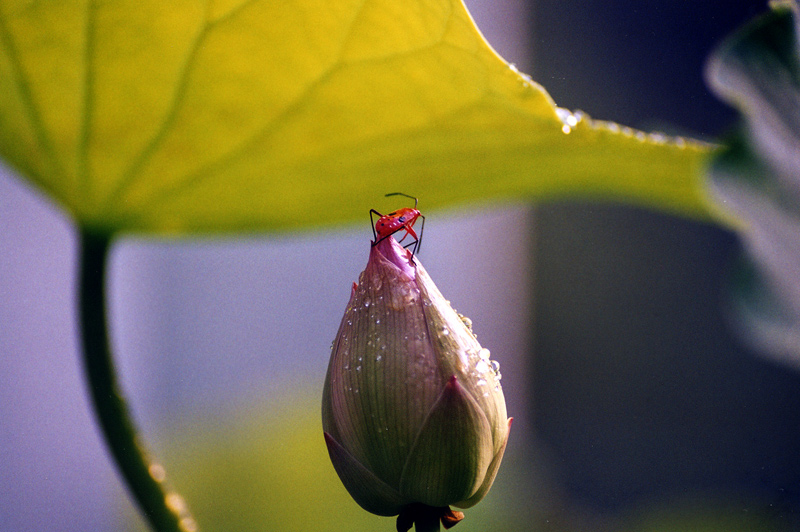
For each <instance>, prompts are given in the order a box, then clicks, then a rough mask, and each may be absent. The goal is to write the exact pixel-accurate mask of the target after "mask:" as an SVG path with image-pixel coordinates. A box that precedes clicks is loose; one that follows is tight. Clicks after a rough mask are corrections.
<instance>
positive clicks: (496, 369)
mask: <svg viewBox="0 0 800 532" xmlns="http://www.w3.org/2000/svg"><path fill="white" fill-rule="evenodd" d="M491 364H492V372H494V374H495V375H497V374H498V373H500V362H498V361H496V360H492V362H491Z"/></svg>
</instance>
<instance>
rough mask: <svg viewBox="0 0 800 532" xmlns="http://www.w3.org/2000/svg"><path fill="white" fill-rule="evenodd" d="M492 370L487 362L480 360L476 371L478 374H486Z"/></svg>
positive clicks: (476, 365)
mask: <svg viewBox="0 0 800 532" xmlns="http://www.w3.org/2000/svg"><path fill="white" fill-rule="evenodd" d="M490 369H491V366H489V364H488V363H487V362H486V361H485V360H479V361H478V363H477V364H475V371H477V372H478V373H486V372H487V371H489V370H490Z"/></svg>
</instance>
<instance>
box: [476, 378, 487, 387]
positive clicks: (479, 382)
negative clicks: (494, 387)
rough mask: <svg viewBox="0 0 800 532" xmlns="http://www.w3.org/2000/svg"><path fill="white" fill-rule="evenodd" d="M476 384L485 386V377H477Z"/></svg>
mask: <svg viewBox="0 0 800 532" xmlns="http://www.w3.org/2000/svg"><path fill="white" fill-rule="evenodd" d="M477 384H478V386H486V380H485V379H478V382H477Z"/></svg>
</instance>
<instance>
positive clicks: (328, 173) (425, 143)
mask: <svg viewBox="0 0 800 532" xmlns="http://www.w3.org/2000/svg"><path fill="white" fill-rule="evenodd" d="M0 95H2V96H0V155H2V156H3V157H4V158H6V159H7V161H9V162H10V163H11V164H12V165H13V166H14V167H16V168H17V169H18V170H19V171H20V172H21V173H22V174H23V175H25V176H26V177H28V178H29V179H30V180H32V181H33V182H35V183H36V184H37V185H39V186H40V187H41V188H43V189H44V190H45V191H47V192H48V193H49V194H50V195H52V196H53V197H54V198H56V199H57V200H58V201H59V202H60V203H62V204H63V205H65V206H66V207H67V209H68V210H69V211H70V212H71V213H72V214H73V215H74V216H75V217H76V218H77V220H78V221H79V223H81V224H82V225H84V226H90V227H94V228H96V229H99V230H103V231H109V232H113V231H118V230H127V231H153V232H173V233H182V232H196V231H202V232H216V231H237V230H266V229H277V228H287V227H298V226H309V225H319V224H330V223H336V222H343V221H347V220H351V219H356V218H360V217H362V216H363V215H364V212H366V210H367V209H368V208H369V207H370V206H371V205H372V204H373V202H374V201H375V199H376V198H378V197H379V196H381V195H383V194H384V193H386V192H394V191H396V190H402V191H404V192H408V193H413V194H414V195H417V196H420V197H423V198H424V202H425V203H424V204H425V206H426V208H431V207H437V206H443V205H447V204H453V203H457V202H467V201H475V200H486V199H492V198H511V197H522V198H529V199H546V198H552V197H577V196H581V197H585V198H601V199H611V200H616V201H628V202H634V203H637V204H641V205H645V206H650V207H655V208H661V209H665V210H668V211H670V212H675V213H682V214H686V215H691V216H698V217H703V216H706V215H707V210H706V205H705V200H704V199H703V196H702V190H701V186H700V184H699V183H700V182H699V178H698V176H699V174H700V165H701V164H702V161H703V159H704V156H705V154H706V152H707V151H708V150H707V148H706V147H703V146H701V145H699V144H695V143H686V142H684V143H674V142H672V141H671V140H670V141H666V142H665V141H663V139H660V138H658V139H656V138H655V137H648V136H645V135H643V134H640V135H636V134H631V133H630V132H625V131H624V130H620V128H615V127H606V125H602V124H597V123H594V122H591V121H589V120H583V121H580V122H578V123H577V124H572V125H570V124H566V125H565V122H564V120H570V121H573V122H574V120H573V118H570V117H569V116H566V115H563V116H561V117H560V116H559V114H558V113H557V110H556V108H555V106H554V105H553V102H552V101H551V100H550V98H549V96H548V95H547V93H546V92H545V91H544V90H543V89H542V88H541V87H539V86H538V85H537V84H535V83H533V82H531V81H530V80H529V79H528V78H526V77H525V76H523V75H521V74H520V73H519V72H517V71H516V70H515V69H514V68H512V67H510V66H509V65H508V64H506V63H505V62H504V61H503V60H502V59H500V58H499V57H498V56H497V55H496V54H495V53H494V52H493V51H492V49H491V48H490V47H489V45H488V44H487V43H486V42H485V41H484V40H483V38H482V37H481V35H480V34H479V32H478V31H477V29H476V28H475V26H474V24H473V22H472V20H471V18H470V17H469V15H468V13H467V12H466V10H465V8H464V6H463V5H462V3H461V2H460V0H404V1H402V2H399V1H397V0H338V1H336V2H330V1H327V0H294V1H286V2H277V1H274V0H273V1H267V0H244V1H241V0H227V1H217V2H214V1H212V2H205V1H203V2H200V1H194V0H174V1H169V2H162V1H153V0H137V1H125V0H121V1H114V2H104V1H99V0H84V1H78V0H71V1H67V0H60V1H38V2H30V1H27V0H26V1H22V0H2V1H0ZM567 130H569V131H571V132H570V133H569V134H567V133H565V132H564V131H567Z"/></svg>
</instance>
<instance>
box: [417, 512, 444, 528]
mask: <svg viewBox="0 0 800 532" xmlns="http://www.w3.org/2000/svg"><path fill="white" fill-rule="evenodd" d="M426 510H430V511H422V512H418V513H417V515H416V519H415V521H414V530H415V531H416V532H439V530H440V528H439V520H440V519H441V516H442V515H441V512H440V511H438V510H439V508H431V507H426Z"/></svg>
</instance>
